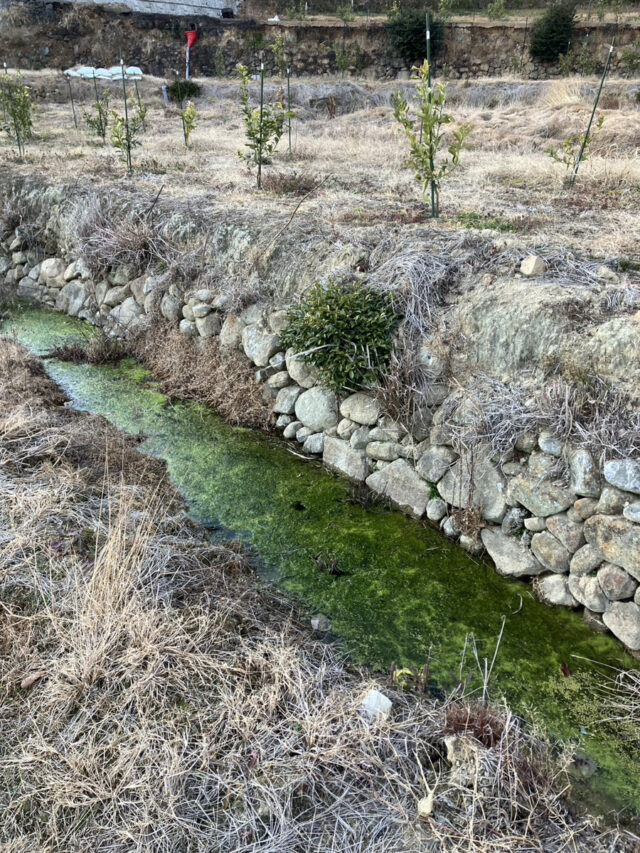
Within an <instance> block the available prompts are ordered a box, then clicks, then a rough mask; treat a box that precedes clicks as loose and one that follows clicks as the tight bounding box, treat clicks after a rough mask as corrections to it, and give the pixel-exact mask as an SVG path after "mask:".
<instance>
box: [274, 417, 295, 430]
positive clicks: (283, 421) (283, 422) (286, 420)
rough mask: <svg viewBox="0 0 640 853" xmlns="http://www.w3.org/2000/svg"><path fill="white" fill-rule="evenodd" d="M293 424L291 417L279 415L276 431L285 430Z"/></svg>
mask: <svg viewBox="0 0 640 853" xmlns="http://www.w3.org/2000/svg"><path fill="white" fill-rule="evenodd" d="M290 423H291V415H278V417H277V418H276V429H284V428H285V427H287V426H289V424H290Z"/></svg>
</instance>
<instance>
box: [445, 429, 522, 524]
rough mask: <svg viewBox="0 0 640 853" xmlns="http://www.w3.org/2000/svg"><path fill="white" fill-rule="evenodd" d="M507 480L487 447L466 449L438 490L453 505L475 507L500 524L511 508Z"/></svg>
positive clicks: (488, 519) (449, 470) (489, 519)
mask: <svg viewBox="0 0 640 853" xmlns="http://www.w3.org/2000/svg"><path fill="white" fill-rule="evenodd" d="M506 485H507V481H506V478H505V477H504V475H503V474H502V473H501V472H500V471H498V469H497V468H496V466H495V465H494V464H493V462H492V461H491V459H490V458H489V450H488V448H486V447H482V446H480V447H477V448H475V449H474V450H473V451H466V452H464V453H463V454H462V456H461V457H460V458H459V459H457V460H456V461H455V462H454V464H453V465H452V466H451V467H450V468H449V469H448V471H447V472H446V474H445V475H444V477H443V478H442V479H441V480H440V482H439V483H438V491H439V492H440V494H441V496H442V497H443V498H444V500H445V501H447V503H450V504H451V505H452V506H455V507H461V508H462V509H466V508H467V507H470V506H474V507H475V508H476V509H479V510H480V512H481V513H482V516H483V518H486V519H487V521H494V522H496V523H500V522H501V521H502V519H503V518H504V514H505V512H506V511H507V502H506V499H505V493H506Z"/></svg>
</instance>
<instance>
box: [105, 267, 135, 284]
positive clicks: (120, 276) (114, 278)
mask: <svg viewBox="0 0 640 853" xmlns="http://www.w3.org/2000/svg"><path fill="white" fill-rule="evenodd" d="M132 278H133V275H132V272H131V269H130V267H128V266H126V265H121V266H119V267H116V268H115V270H113V272H111V273H110V274H109V281H110V282H111V284H112V285H113V286H114V287H122V286H123V285H125V284H127V283H128V282H129V281H131V279H132Z"/></svg>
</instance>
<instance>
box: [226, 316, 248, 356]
mask: <svg viewBox="0 0 640 853" xmlns="http://www.w3.org/2000/svg"><path fill="white" fill-rule="evenodd" d="M243 330H244V323H243V322H242V320H240V318H239V317H237V316H236V315H235V314H227V316H226V317H225V318H224V321H223V323H222V328H221V329H220V346H221V347H222V349H240V347H241V346H242V332H243Z"/></svg>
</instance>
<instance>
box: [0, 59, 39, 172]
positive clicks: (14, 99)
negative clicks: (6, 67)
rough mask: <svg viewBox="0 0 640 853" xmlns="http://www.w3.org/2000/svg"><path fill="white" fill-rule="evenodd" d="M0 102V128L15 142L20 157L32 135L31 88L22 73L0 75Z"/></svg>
mask: <svg viewBox="0 0 640 853" xmlns="http://www.w3.org/2000/svg"><path fill="white" fill-rule="evenodd" d="M0 103H1V104H2V116H3V117H2V120H1V124H0V128H1V129H2V130H3V131H4V132H5V133H6V134H7V136H8V137H9V139H11V140H12V141H13V142H15V143H16V144H17V146H18V153H19V155H20V156H21V157H22V155H23V153H24V144H25V142H26V141H27V140H28V139H31V137H32V136H33V101H32V100H31V89H30V88H29V86H26V85H25V83H24V80H23V79H22V74H20V73H18V76H17V77H10V76H9V75H8V74H7V73H6V72H5V73H4V74H2V75H1V76H0Z"/></svg>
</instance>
